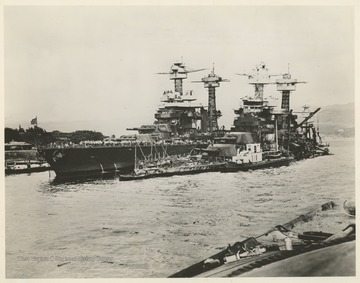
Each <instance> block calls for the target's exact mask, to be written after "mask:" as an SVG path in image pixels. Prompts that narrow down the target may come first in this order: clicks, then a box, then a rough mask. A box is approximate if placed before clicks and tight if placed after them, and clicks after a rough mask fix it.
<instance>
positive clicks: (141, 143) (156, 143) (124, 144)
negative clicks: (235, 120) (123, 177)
mask: <svg viewBox="0 0 360 283" xmlns="http://www.w3.org/2000/svg"><path fill="white" fill-rule="evenodd" d="M208 143H209V141H204V140H158V141H152V142H151V141H122V142H115V143H89V144H88V143H83V144H70V143H66V144H64V143H61V144H49V145H47V146H44V147H40V149H46V148H97V147H133V146H135V145H139V146H168V145H197V144H208Z"/></svg>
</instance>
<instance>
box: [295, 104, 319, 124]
mask: <svg viewBox="0 0 360 283" xmlns="http://www.w3.org/2000/svg"><path fill="white" fill-rule="evenodd" d="M320 109H321V108H320V107H319V108H318V109H316V110H315V111H314V112H311V113H310V114H309V116H307V117H306V118H305V119H304V120H303V121H302V122H301V123H300V124H299V125H297V127H296V129H297V128H300V127H301V126H302V125H304V124H305V123H306V122H307V121H309V120H310V119H311V118H312V117H313V116H314V115H315V114H316V113H317V112H319V111H320Z"/></svg>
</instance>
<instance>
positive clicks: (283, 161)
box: [222, 157, 294, 172]
mask: <svg viewBox="0 0 360 283" xmlns="http://www.w3.org/2000/svg"><path fill="white" fill-rule="evenodd" d="M292 161H294V159H293V158H285V157H284V158H279V159H269V160H264V161H261V162H255V163H247V164H236V163H233V162H229V163H227V164H226V165H225V168H223V169H222V172H237V171H249V170H256V169H265V168H271V167H281V166H287V165H289V164H290V163H291V162H292Z"/></svg>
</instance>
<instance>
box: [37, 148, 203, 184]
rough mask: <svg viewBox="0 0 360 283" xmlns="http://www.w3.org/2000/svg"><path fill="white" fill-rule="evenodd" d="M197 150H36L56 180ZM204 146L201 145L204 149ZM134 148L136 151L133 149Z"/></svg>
mask: <svg viewBox="0 0 360 283" xmlns="http://www.w3.org/2000/svg"><path fill="white" fill-rule="evenodd" d="M195 146H196V147H199V145H195V144H179V145H156V146H150V145H149V146H141V147H139V146H136V147H135V146H112V147H106V146H103V147H86V148H85V147H69V148H47V149H41V150H39V152H40V154H41V155H42V156H43V157H44V159H45V160H46V161H47V162H48V163H49V164H50V166H51V169H52V170H54V171H55V173H56V176H57V177H94V176H98V175H104V174H114V173H116V172H130V171H131V170H133V168H134V164H135V150H136V155H137V159H139V160H141V159H144V156H146V157H150V156H153V157H155V156H163V155H185V154H189V153H190V152H191V150H192V149H194V148H195ZM205 146H207V145H204V147H205ZM135 148H136V149H135Z"/></svg>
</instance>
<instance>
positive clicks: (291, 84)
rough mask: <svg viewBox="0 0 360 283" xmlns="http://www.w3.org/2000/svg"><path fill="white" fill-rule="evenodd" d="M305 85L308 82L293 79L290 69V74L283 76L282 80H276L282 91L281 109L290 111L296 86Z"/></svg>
mask: <svg viewBox="0 0 360 283" xmlns="http://www.w3.org/2000/svg"><path fill="white" fill-rule="evenodd" d="M301 83H303V84H305V83H306V82H299V81H297V80H296V79H292V78H291V75H290V72H289V67H288V72H287V73H286V74H283V75H282V78H281V79H277V80H276V86H277V90H278V91H281V93H282V97H281V109H284V110H286V111H287V112H288V111H290V92H291V91H294V90H296V84H301Z"/></svg>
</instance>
